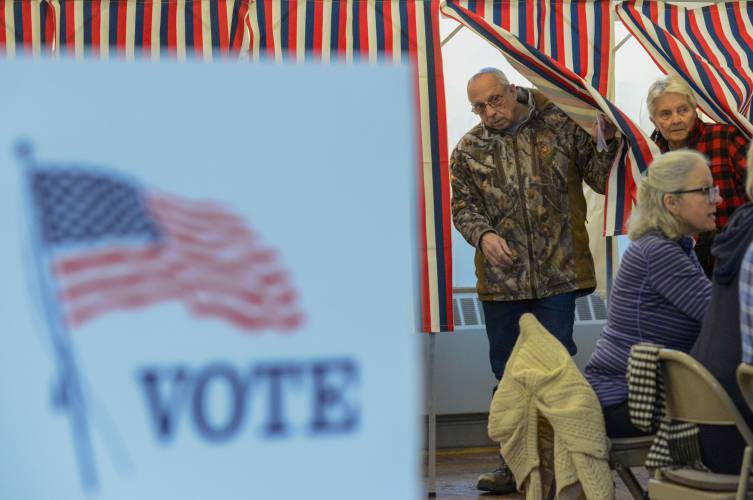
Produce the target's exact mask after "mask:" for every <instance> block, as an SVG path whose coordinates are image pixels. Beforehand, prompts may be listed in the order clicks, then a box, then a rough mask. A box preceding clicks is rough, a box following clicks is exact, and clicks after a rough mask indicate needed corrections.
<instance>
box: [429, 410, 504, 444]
mask: <svg viewBox="0 0 753 500" xmlns="http://www.w3.org/2000/svg"><path fill="white" fill-rule="evenodd" d="M488 421H489V414H488V413H460V414H453V415H437V449H441V448H476V447H485V446H497V443H495V442H494V441H492V440H491V439H489V436H488V435H487V433H486V432H487V431H486V427H487V423H488ZM424 425H425V426H426V427H424V434H425V435H426V432H427V430H426V429H427V428H428V417H427V416H424ZM425 447H426V446H424V448H425Z"/></svg>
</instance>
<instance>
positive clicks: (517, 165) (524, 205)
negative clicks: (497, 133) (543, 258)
mask: <svg viewBox="0 0 753 500" xmlns="http://www.w3.org/2000/svg"><path fill="white" fill-rule="evenodd" d="M519 132H520V130H518V131H517V132H516V133H515V137H513V143H512V144H513V152H514V154H515V171H516V172H517V174H518V190H519V191H520V203H521V206H522V208H523V222H524V223H525V225H526V242H527V243H528V263H529V267H528V268H529V269H530V273H529V278H530V282H531V295H533V298H534V299H537V298H538V294H537V293H536V287H535V286H534V284H535V282H536V281H535V280H534V276H533V274H534V272H535V269H534V264H533V240H532V239H531V221H529V220H528V204H527V203H526V198H525V189H524V186H523V176H522V175H521V171H520V159H519V157H518V133H519Z"/></svg>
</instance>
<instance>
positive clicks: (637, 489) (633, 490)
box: [614, 464, 648, 500]
mask: <svg viewBox="0 0 753 500" xmlns="http://www.w3.org/2000/svg"><path fill="white" fill-rule="evenodd" d="M614 470H615V471H617V475H618V476H620V479H622V482H623V483H625V486H627V489H628V491H629V492H630V494H631V495H632V496H633V498H635V500H645V499H648V492H646V491H644V490H643V487H642V486H641V483H640V482H638V478H636V477H635V475H634V474H633V471H631V470H630V469H629V468H628V467H623V466H622V465H619V464H618V465H616V466H615V468H614Z"/></svg>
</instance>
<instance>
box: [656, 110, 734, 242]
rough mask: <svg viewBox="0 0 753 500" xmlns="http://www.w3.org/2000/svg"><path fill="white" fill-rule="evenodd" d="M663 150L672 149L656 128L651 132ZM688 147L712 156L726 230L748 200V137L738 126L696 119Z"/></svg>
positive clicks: (721, 223)
mask: <svg viewBox="0 0 753 500" xmlns="http://www.w3.org/2000/svg"><path fill="white" fill-rule="evenodd" d="M651 139H653V140H654V142H655V143H656V145H657V146H659V149H661V152H662V153H666V152H667V151H669V144H668V143H667V140H666V139H665V138H664V137H663V136H662V135H661V134H660V133H659V131H658V130H654V133H653V134H651ZM688 147H689V148H691V149H695V150H696V151H698V152H699V153H703V154H704V155H706V157H707V158H708V159H709V167H711V175H712V176H713V177H714V183H715V184H716V185H717V186H719V194H720V195H721V197H722V202H721V204H720V205H719V207H718V208H717V209H716V226H717V227H718V228H719V229H722V228H723V227H724V226H725V225H726V224H727V221H728V220H729V218H730V216H731V215H732V212H734V211H735V209H736V208H737V207H739V206H740V205H742V204H744V203H745V202H746V201H748V200H747V198H746V196H745V155H746V154H747V152H748V139H746V138H745V136H743V135H742V134H741V133H740V132H739V131H738V130H737V129H736V128H735V127H733V126H732V125H727V124H724V123H704V122H702V121H701V120H700V118H698V119H696V123H695V126H694V127H693V130H691V131H690V136H689V137H688Z"/></svg>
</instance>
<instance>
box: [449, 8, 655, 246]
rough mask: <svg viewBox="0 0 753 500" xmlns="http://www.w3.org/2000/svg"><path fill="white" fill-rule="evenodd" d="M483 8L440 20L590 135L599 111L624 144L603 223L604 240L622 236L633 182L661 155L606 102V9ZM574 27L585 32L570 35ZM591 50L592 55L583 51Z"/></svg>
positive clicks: (609, 188)
mask: <svg viewBox="0 0 753 500" xmlns="http://www.w3.org/2000/svg"><path fill="white" fill-rule="evenodd" d="M480 3H481V2H471V1H467V0H466V1H461V0H447V2H446V3H445V4H444V5H443V7H442V12H443V13H444V14H446V15H447V16H449V17H451V18H453V19H455V20H457V21H458V22H460V23H462V24H463V25H465V26H467V27H468V28H469V29H471V30H472V31H474V32H475V33H477V34H479V35H480V36H481V37H483V38H484V39H486V40H487V41H488V42H489V43H491V44H492V45H493V46H494V47H496V48H497V49H498V50H500V52H502V53H503V54H504V55H505V56H506V57H507V59H508V61H509V62H510V64H512V66H513V67H514V68H515V69H517V70H518V71H519V72H520V73H521V74H522V75H524V76H525V77H526V78H527V79H528V80H530V81H531V83H533V84H534V85H535V86H536V87H537V88H538V89H539V90H541V91H542V92H543V93H544V94H546V95H547V97H549V98H550V99H551V100H552V101H553V102H555V103H556V104H557V106H558V107H560V109H562V110H563V111H564V112H565V113H567V114H568V115H569V116H570V117H571V118H572V119H573V120H575V121H576V122H577V123H578V124H579V125H581V126H582V127H583V128H584V129H586V130H588V131H590V130H591V127H592V125H593V122H594V119H595V118H596V115H597V112H599V111H601V112H602V113H604V114H605V115H606V117H607V118H608V119H609V120H611V121H612V123H614V124H615V125H616V127H617V128H618V129H619V130H620V132H622V134H623V135H624V136H625V137H626V139H627V146H628V147H627V148H625V149H623V151H622V154H621V155H620V157H619V158H618V161H617V162H616V164H615V166H614V167H613V168H612V171H611V174H610V177H609V184H608V186H607V199H606V210H605V222H604V232H605V234H606V235H608V236H609V235H617V234H623V233H624V232H625V230H626V228H627V220H628V218H629V216H630V212H631V210H632V206H633V203H634V201H635V186H636V184H635V180H636V179H638V178H639V176H640V175H641V172H643V171H644V170H645V169H646V168H647V167H648V165H649V163H651V160H652V159H653V157H654V155H658V154H659V150H658V149H657V148H656V145H654V143H653V142H652V141H651V140H650V139H649V138H648V137H647V136H646V135H645V134H644V133H643V131H642V130H641V129H640V128H639V127H638V126H637V125H636V124H635V123H633V121H632V120H630V118H628V116H627V115H626V114H625V113H623V112H622V111H621V110H620V109H619V108H617V107H616V106H615V105H614V104H612V102H610V101H609V100H608V99H607V98H606V97H605V94H608V93H609V92H608V89H609V87H610V84H609V83H608V80H609V75H610V73H611V70H610V68H611V65H612V62H611V61H609V58H608V54H609V49H608V48H604V47H603V46H602V47H600V48H599V47H595V46H593V45H594V43H595V42H596V41H601V42H602V43H604V44H606V47H611V37H612V35H611V25H612V15H611V11H610V9H609V1H608V0H599V1H594V2H583V1H572V2H571V1H567V0H564V1H563V0H541V1H537V2H529V1H520V2H515V1H511V2H498V1H494V2H486V3H485V4H484V5H485V7H486V6H491V7H492V9H490V10H484V11H483V15H481V14H478V13H477V12H478V11H479V4H480ZM469 7H473V8H474V9H473V10H472V9H470V8H469ZM568 13H569V14H568ZM571 15H573V16H577V20H576V19H573V18H571V17H570V16H571ZM516 19H517V22H516V21H515V20H516ZM497 20H499V21H500V22H505V20H508V23H509V28H510V29H509V30H508V29H505V28H504V27H502V26H501V25H500V24H497ZM574 25H578V26H580V30H575V29H571V28H572V26H574ZM584 27H585V28H584ZM589 27H590V28H589ZM566 28H567V29H566ZM591 30H594V31H591ZM597 32H598V33H599V34H598V35H597V34H596V33H597ZM516 33H517V34H518V35H520V36H518V35H516ZM575 37H577V38H575ZM588 46H591V47H590V48H583V47H588ZM573 54H578V56H577V57H575V56H574V55H573ZM554 55H556V56H557V57H556V58H555V57H554ZM576 61H577V64H576ZM605 68H606V70H605ZM576 70H577V72H576ZM605 79H606V80H607V81H605Z"/></svg>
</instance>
